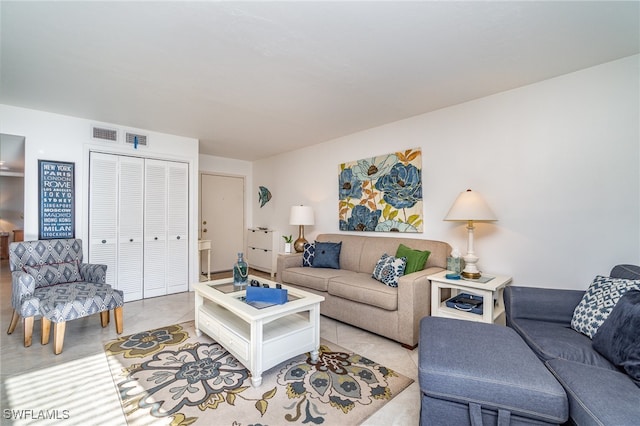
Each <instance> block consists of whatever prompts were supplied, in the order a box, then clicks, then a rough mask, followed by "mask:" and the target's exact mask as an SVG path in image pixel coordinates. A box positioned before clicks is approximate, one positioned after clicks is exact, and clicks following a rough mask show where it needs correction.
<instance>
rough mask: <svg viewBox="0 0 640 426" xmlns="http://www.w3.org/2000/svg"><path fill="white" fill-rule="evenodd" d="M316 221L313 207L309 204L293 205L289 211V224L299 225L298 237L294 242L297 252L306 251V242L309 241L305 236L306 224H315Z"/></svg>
mask: <svg viewBox="0 0 640 426" xmlns="http://www.w3.org/2000/svg"><path fill="white" fill-rule="evenodd" d="M314 223H315V221H314V217H313V209H312V208H311V207H309V206H292V207H291V212H290V213H289V225H298V226H299V235H298V239H297V240H296V241H295V242H294V243H293V247H294V248H295V249H296V252H298V253H301V252H302V251H304V244H305V243H306V242H307V240H305V238H304V225H313V224H314Z"/></svg>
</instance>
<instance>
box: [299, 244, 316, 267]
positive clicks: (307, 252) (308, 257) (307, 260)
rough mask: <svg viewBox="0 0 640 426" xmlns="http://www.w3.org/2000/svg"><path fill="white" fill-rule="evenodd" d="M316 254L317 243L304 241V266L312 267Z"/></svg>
mask: <svg viewBox="0 0 640 426" xmlns="http://www.w3.org/2000/svg"><path fill="white" fill-rule="evenodd" d="M315 254H316V245H315V243H311V244H309V243H304V250H303V252H302V266H305V267H309V268H310V267H312V266H313V258H314V256H315Z"/></svg>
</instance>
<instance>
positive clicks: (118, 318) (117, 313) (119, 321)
mask: <svg viewBox="0 0 640 426" xmlns="http://www.w3.org/2000/svg"><path fill="white" fill-rule="evenodd" d="M113 316H114V317H115V319H116V333H118V334H122V328H123V326H124V324H123V322H122V306H120V307H118V308H115V309H114V310H113Z"/></svg>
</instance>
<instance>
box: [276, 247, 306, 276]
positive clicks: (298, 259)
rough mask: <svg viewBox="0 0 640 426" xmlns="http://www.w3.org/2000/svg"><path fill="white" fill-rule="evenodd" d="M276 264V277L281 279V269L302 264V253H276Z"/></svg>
mask: <svg viewBox="0 0 640 426" xmlns="http://www.w3.org/2000/svg"><path fill="white" fill-rule="evenodd" d="M276 265H277V266H276V277H277V278H276V279H278V280H282V271H284V270H285V269H287V268H295V267H300V266H302V253H293V254H278V260H277V264H276Z"/></svg>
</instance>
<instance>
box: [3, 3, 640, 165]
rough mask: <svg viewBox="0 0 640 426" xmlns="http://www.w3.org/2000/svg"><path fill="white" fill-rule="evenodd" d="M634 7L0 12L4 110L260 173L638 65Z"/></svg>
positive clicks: (48, 6) (124, 6) (228, 6)
mask: <svg viewBox="0 0 640 426" xmlns="http://www.w3.org/2000/svg"><path fill="white" fill-rule="evenodd" d="M639 4H640V3H638V2H636V1H632V2H606V1H605V2H484V1H482V2H444V1H442V2H435V1H431V2H398V1H395V2H393V1H391V2H362V1H351V2H306V1H304V2H303V1H300V2H190V1H179V2H97V1H92V2H13V1H6V0H3V1H2V2H1V3H0V7H1V9H0V14H1V24H2V28H1V45H0V47H1V49H2V51H1V57H0V59H1V61H2V62H1V65H2V70H1V71H2V73H1V76H0V103H5V104H10V105H16V106H22V107H27V108H32V109H38V110H45V111H51V112H56V113H61V114H68V115H72V116H76V117H83V118H88V119H91V120H95V121H102V122H108V123H116V124H120V125H124V126H130V127H134V128H141V129H148V130H155V131H159V132H165V133H171V134H177V135H182V136H189V137H194V138H197V139H199V140H200V152H201V153H204V154H211V155H217V156H222V157H229V158H237V159H244V160H256V159H260V158H265V157H269V156H272V155H275V154H278V153H281V152H286V151H290V150H294V149H297V148H300V147H303V146H307V145H312V144H316V143H319V142H323V141H326V140H330V139H333V138H337V137H340V136H344V135H347V134H351V133H354V132H357V131H360V130H363V129H367V128H371V127H375V126H378V125H382V124H385V123H389V122H393V121H397V120H400V119H403V118H407V117H411V116H415V115H418V114H422V113H425V112H429V111H433V110H435V109H439V108H443V107H446V106H450V105H454V104H457V103H461V102H465V101H468V100H471V99H475V98H479V97H483V96H487V95H490V94H493V93H497V92H501V91H504V90H509V89H512V88H515V87H519V86H523V85H526V84H530V83H534V82H537V81H540V80H544V79H547V78H551V77H554V76H558V75H562V74H566V73H569V72H572V71H575V70H579V69H582V68H586V67H590V66H593V65H597V64H600V63H603V62H608V61H611V60H615V59H618V58H621V57H625V56H629V55H633V54H637V53H638V52H639V44H640V30H639ZM150 143H153V141H150Z"/></svg>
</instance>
